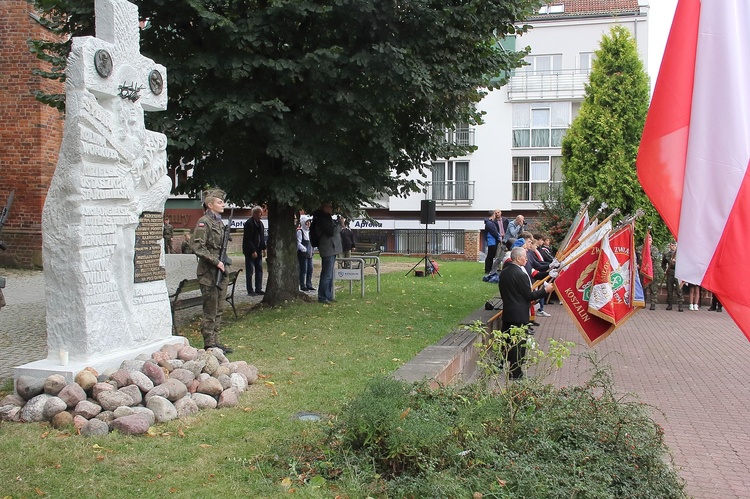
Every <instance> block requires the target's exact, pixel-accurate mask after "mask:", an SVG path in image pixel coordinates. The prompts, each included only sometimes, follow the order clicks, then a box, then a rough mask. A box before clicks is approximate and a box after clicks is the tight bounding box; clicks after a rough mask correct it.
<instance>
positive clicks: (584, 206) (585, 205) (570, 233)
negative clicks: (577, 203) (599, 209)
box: [555, 196, 594, 258]
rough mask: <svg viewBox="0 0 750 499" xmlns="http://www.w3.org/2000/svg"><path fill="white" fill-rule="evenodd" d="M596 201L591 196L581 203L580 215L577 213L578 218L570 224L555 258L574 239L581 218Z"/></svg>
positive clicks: (574, 218)
mask: <svg viewBox="0 0 750 499" xmlns="http://www.w3.org/2000/svg"><path fill="white" fill-rule="evenodd" d="M592 201H594V196H589V198H588V199H587V200H586V201H584V202H583V203H581V207H580V208H578V213H576V216H575V217H573V223H571V224H570V228H569V229H568V233H567V234H565V237H564V238H563V240H562V242H560V246H559V247H558V249H557V255H555V258H557V256H558V255H559V254H560V252H561V251H563V248H565V247H566V246H567V245H568V243H569V242H570V238H571V237H573V231H574V230H575V228H576V225H578V224H579V223H580V220H581V217H583V214H584V213H585V212H586V211H588V209H589V205H590V204H591V202H592Z"/></svg>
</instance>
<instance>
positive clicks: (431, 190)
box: [425, 180, 475, 206]
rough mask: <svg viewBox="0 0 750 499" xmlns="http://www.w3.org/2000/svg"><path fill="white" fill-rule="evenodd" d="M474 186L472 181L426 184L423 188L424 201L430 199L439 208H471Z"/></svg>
mask: <svg viewBox="0 0 750 499" xmlns="http://www.w3.org/2000/svg"><path fill="white" fill-rule="evenodd" d="M474 184H475V182H474V181H473V180H472V181H464V182H461V181H453V182H428V183H427V185H426V187H425V199H432V200H434V201H435V203H436V204H438V205H441V206H447V205H453V206H471V204H472V202H473V201H474Z"/></svg>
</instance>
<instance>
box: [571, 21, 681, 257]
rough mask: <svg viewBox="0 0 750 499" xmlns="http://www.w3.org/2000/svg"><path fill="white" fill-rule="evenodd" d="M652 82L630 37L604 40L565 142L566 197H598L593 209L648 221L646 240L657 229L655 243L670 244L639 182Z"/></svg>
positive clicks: (617, 34)
mask: <svg viewBox="0 0 750 499" xmlns="http://www.w3.org/2000/svg"><path fill="white" fill-rule="evenodd" d="M648 102H649V80H648V76H647V74H646V71H645V69H644V67H643V62H642V61H641V59H640V58H639V57H638V49H637V47H636V44H635V40H634V39H633V37H632V36H631V34H630V32H629V31H628V30H627V29H626V28H625V27H622V26H615V27H613V28H612V30H611V31H610V33H609V34H608V35H604V36H603V37H602V41H601V44H600V48H599V49H598V50H597V51H596V53H595V60H594V62H593V66H592V70H591V76H590V79H589V84H588V85H587V86H586V95H585V97H584V100H583V103H582V104H581V109H580V111H579V113H578V116H577V117H576V119H575V120H574V121H573V124H572V125H571V127H570V129H569V130H568V132H567V134H566V135H565V138H564V139H563V143H562V154H563V166H562V170H563V174H564V176H565V181H564V198H565V203H566V205H568V206H576V207H577V206H579V205H580V204H581V202H582V201H584V200H586V199H587V198H589V196H593V198H594V201H593V202H592V204H591V206H600V205H601V203H602V202H606V203H607V205H608V209H609V210H613V209H615V208H619V209H620V211H621V212H622V213H623V214H625V215H627V214H634V213H635V212H636V210H638V209H639V208H641V209H643V210H644V212H645V216H644V217H643V218H642V219H641V220H642V222H639V223H638V224H637V234H638V236H637V237H638V238H639V239H640V240H642V239H643V236H644V234H645V232H646V227H647V226H649V225H651V226H652V234H653V235H654V240H655V241H656V242H657V243H658V244H664V243H665V242H666V240H667V238H668V233H667V229H666V226H665V225H664V223H663V221H662V220H661V218H660V217H659V215H658V213H657V212H656V209H655V208H654V207H653V205H652V204H651V202H650V201H649V199H648V197H647V196H646V194H645V193H644V192H643V189H642V188H641V186H640V183H639V182H638V177H637V174H636V166H635V159H636V156H637V154H638V145H639V144H640V140H641V133H642V132H643V125H644V123H645V121H646V113H647V112H648Z"/></svg>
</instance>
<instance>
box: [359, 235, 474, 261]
mask: <svg viewBox="0 0 750 499" xmlns="http://www.w3.org/2000/svg"><path fill="white" fill-rule="evenodd" d="M356 236H357V241H358V242H360V243H362V244H365V243H367V244H375V245H376V246H377V247H379V248H380V250H381V251H383V252H386V253H401V254H407V255H408V254H417V255H423V254H424V253H425V249H426V252H427V253H428V254H430V255H442V254H446V253H451V254H460V255H463V254H464V231H463V230H439V229H427V230H424V229H395V230H366V229H365V230H357V231H356ZM425 236H426V238H427V244H426V245H425Z"/></svg>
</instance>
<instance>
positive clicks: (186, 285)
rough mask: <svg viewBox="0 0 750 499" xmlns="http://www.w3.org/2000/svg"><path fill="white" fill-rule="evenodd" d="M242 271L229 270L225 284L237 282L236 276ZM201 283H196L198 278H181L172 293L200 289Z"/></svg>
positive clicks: (178, 294) (230, 284)
mask: <svg viewBox="0 0 750 499" xmlns="http://www.w3.org/2000/svg"><path fill="white" fill-rule="evenodd" d="M240 272H242V270H241V269H240V270H235V271H234V272H230V273H229V275H228V276H227V281H228V282H227V284H228V285H229V286H233V285H234V283H235V282H237V276H238V275H239V274H240ZM200 289H201V285H200V283H198V279H183V280H182V281H180V284H178V285H177V291H175V293H174V294H173V295H172V296H173V297H174V296H180V295H181V294H184V293H190V292H191V291H200Z"/></svg>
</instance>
